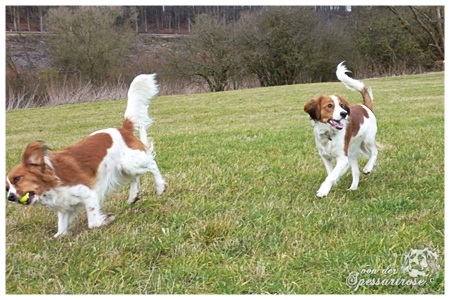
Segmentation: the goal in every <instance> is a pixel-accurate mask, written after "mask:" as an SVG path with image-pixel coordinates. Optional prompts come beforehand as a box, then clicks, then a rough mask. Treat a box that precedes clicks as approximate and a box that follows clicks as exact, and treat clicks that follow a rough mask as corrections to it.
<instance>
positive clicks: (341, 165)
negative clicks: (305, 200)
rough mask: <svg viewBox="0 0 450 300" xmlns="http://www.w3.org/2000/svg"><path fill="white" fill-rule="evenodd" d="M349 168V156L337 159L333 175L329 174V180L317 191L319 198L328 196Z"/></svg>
mask: <svg viewBox="0 0 450 300" xmlns="http://www.w3.org/2000/svg"><path fill="white" fill-rule="evenodd" d="M347 168H348V157H347V156H342V157H338V158H337V159H336V166H335V167H334V169H333V170H332V171H331V173H330V174H328V176H327V178H326V179H325V181H324V182H323V183H322V185H321V186H320V188H319V190H318V191H317V197H320V198H323V197H325V196H327V195H328V193H329V192H330V190H331V187H332V186H333V184H335V183H336V182H337V181H338V180H339V177H341V175H342V173H343V172H344V170H346V169H347Z"/></svg>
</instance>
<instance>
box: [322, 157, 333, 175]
mask: <svg viewBox="0 0 450 300" xmlns="http://www.w3.org/2000/svg"><path fill="white" fill-rule="evenodd" d="M320 157H321V158H322V161H323V164H324V165H325V169H327V174H328V175H330V173H331V172H333V162H332V161H331V158H330V157H329V156H326V155H320Z"/></svg>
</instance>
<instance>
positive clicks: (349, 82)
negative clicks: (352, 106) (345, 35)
mask: <svg viewBox="0 0 450 300" xmlns="http://www.w3.org/2000/svg"><path fill="white" fill-rule="evenodd" d="M347 72H350V71H349V70H348V69H347V67H346V66H344V62H341V63H340V64H339V65H338V66H337V69H336V76H337V78H338V79H339V80H340V81H341V82H342V83H343V84H344V85H345V86H346V87H347V88H348V89H350V90H352V91H359V92H360V93H361V95H362V97H363V103H364V105H365V106H367V107H368V108H369V109H370V110H371V111H373V94H372V89H371V88H370V87H366V86H365V85H364V83H363V82H362V81H359V80H356V79H353V78H350V77H349V76H347V74H345V73H347Z"/></svg>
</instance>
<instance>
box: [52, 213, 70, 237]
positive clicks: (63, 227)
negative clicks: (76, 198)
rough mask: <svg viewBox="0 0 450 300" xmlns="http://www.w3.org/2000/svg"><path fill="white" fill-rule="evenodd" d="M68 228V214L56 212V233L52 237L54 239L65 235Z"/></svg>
mask: <svg viewBox="0 0 450 300" xmlns="http://www.w3.org/2000/svg"><path fill="white" fill-rule="evenodd" d="M68 228H69V214H68V213H67V212H61V211H58V232H57V233H56V234H55V235H54V236H53V237H54V238H57V237H60V236H63V235H65V234H66V233H67V229H68Z"/></svg>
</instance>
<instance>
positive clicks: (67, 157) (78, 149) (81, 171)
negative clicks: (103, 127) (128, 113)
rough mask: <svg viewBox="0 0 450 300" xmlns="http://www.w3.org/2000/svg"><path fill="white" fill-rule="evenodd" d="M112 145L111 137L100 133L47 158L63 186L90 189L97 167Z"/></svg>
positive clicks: (95, 177)
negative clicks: (79, 186)
mask: <svg viewBox="0 0 450 300" xmlns="http://www.w3.org/2000/svg"><path fill="white" fill-rule="evenodd" d="M112 144H113V140H112V137H111V136H110V135H109V134H107V133H103V132H101V133H97V134H94V135H91V136H88V137H87V138H85V139H83V140H81V141H80V142H78V143H76V144H75V145H72V146H69V147H67V148H64V149H62V150H60V151H57V152H53V153H50V154H49V157H50V160H51V162H52V164H53V166H54V170H55V173H56V175H57V176H58V177H59V178H60V180H61V183H62V184H63V185H77V184H84V185H86V186H88V187H90V188H91V187H92V186H93V185H94V183H95V181H96V179H97V171H98V167H99V165H100V163H101V162H102V161H103V159H104V157H105V156H106V154H107V151H108V149H109V148H111V146H112Z"/></svg>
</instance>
